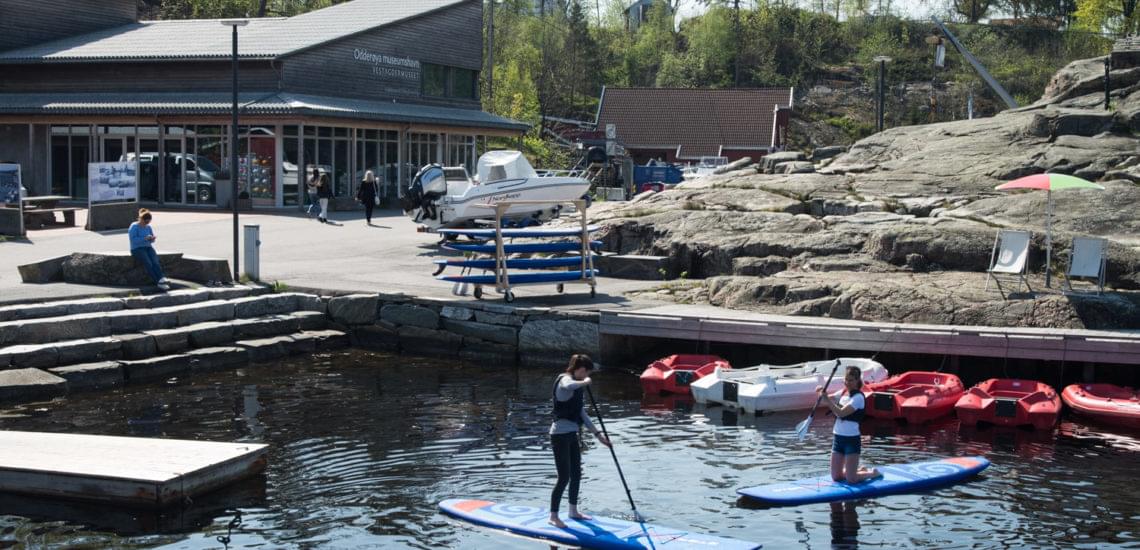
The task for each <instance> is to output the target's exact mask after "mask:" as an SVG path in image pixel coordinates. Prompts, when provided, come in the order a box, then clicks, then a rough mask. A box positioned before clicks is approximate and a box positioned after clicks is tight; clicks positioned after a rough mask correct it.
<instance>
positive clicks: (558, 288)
mask: <svg viewBox="0 0 1140 550" xmlns="http://www.w3.org/2000/svg"><path fill="white" fill-rule="evenodd" d="M554 289H555V290H557V291H558V293H559V294H562V291H564V290H566V287H565V286H562V283H558V286H556V287H554Z"/></svg>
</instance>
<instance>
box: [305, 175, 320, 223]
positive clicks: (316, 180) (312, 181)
mask: <svg viewBox="0 0 1140 550" xmlns="http://www.w3.org/2000/svg"><path fill="white" fill-rule="evenodd" d="M320 184H321V171H320V169H319V168H317V167H316V166H314V167H313V175H312V177H310V178H309V180H308V181H307V182H305V187H307V188H308V191H309V209H308V210H306V211H305V213H306V214H307V215H308V216H309V217H310V218H311V217H313V209H314V208H315V209H317V215H318V216H319V215H320V214H321V205H320V204H319V203H318V200H319V197H317V188H318V187H320Z"/></svg>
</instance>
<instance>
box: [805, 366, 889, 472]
mask: <svg viewBox="0 0 1140 550" xmlns="http://www.w3.org/2000/svg"><path fill="white" fill-rule="evenodd" d="M843 385H844V389H843V390H840V392H838V393H836V395H835V396H832V395H828V394H827V389H826V388H824V387H822V386H820V387H817V388H816V389H815V391H816V393H817V394H819V395H821V396H822V397H823V403H824V404H825V405H827V408H828V409H831V412H832V413H833V414H835V427H834V428H833V429H832V433H834V434H835V440H834V441H833V442H832V444H831V479H833V480H835V481H846V482H847V483H860V482H863V481H866V480H868V479H874V478H876V477H879V476H880V475H882V474H880V473H879V471H878V470H876V469H874V468H860V467H859V454H860V453H861V452H862V450H863V444H862V442H861V441H860V433H859V422H861V421H862V420H863V416H864V413H865V410H866V398H865V397H864V396H863V391H862V390H863V371H861V370H859V367H847V375H846V376H845V377H844V378H843ZM839 395H842V397H840V399H839V402H838V403H836V401H835V398H836V396H839Z"/></svg>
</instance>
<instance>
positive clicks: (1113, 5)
mask: <svg viewBox="0 0 1140 550" xmlns="http://www.w3.org/2000/svg"><path fill="white" fill-rule="evenodd" d="M1136 4H1137V0H1077V11H1076V13H1075V14H1074V16H1075V18H1076V20H1077V21H1076V27H1077V28H1079V29H1082V30H1086V31H1091V32H1105V31H1107V32H1111V33H1114V34H1117V35H1119V36H1126V35H1129V34H1135V33H1136V32H1137V31H1138V30H1140V14H1138V13H1137V11H1136Z"/></svg>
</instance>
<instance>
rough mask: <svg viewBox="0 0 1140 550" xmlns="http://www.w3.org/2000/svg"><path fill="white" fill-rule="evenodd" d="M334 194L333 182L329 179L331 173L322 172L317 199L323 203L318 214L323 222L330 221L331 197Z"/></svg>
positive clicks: (318, 217)
mask: <svg viewBox="0 0 1140 550" xmlns="http://www.w3.org/2000/svg"><path fill="white" fill-rule="evenodd" d="M332 196H333V192H332V182H331V181H329V175H328V174H321V179H320V181H319V182H318V183H317V200H319V201H320V203H321V213H320V214H317V219H318V220H320V221H321V223H328V222H329V199H331V198H332Z"/></svg>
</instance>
